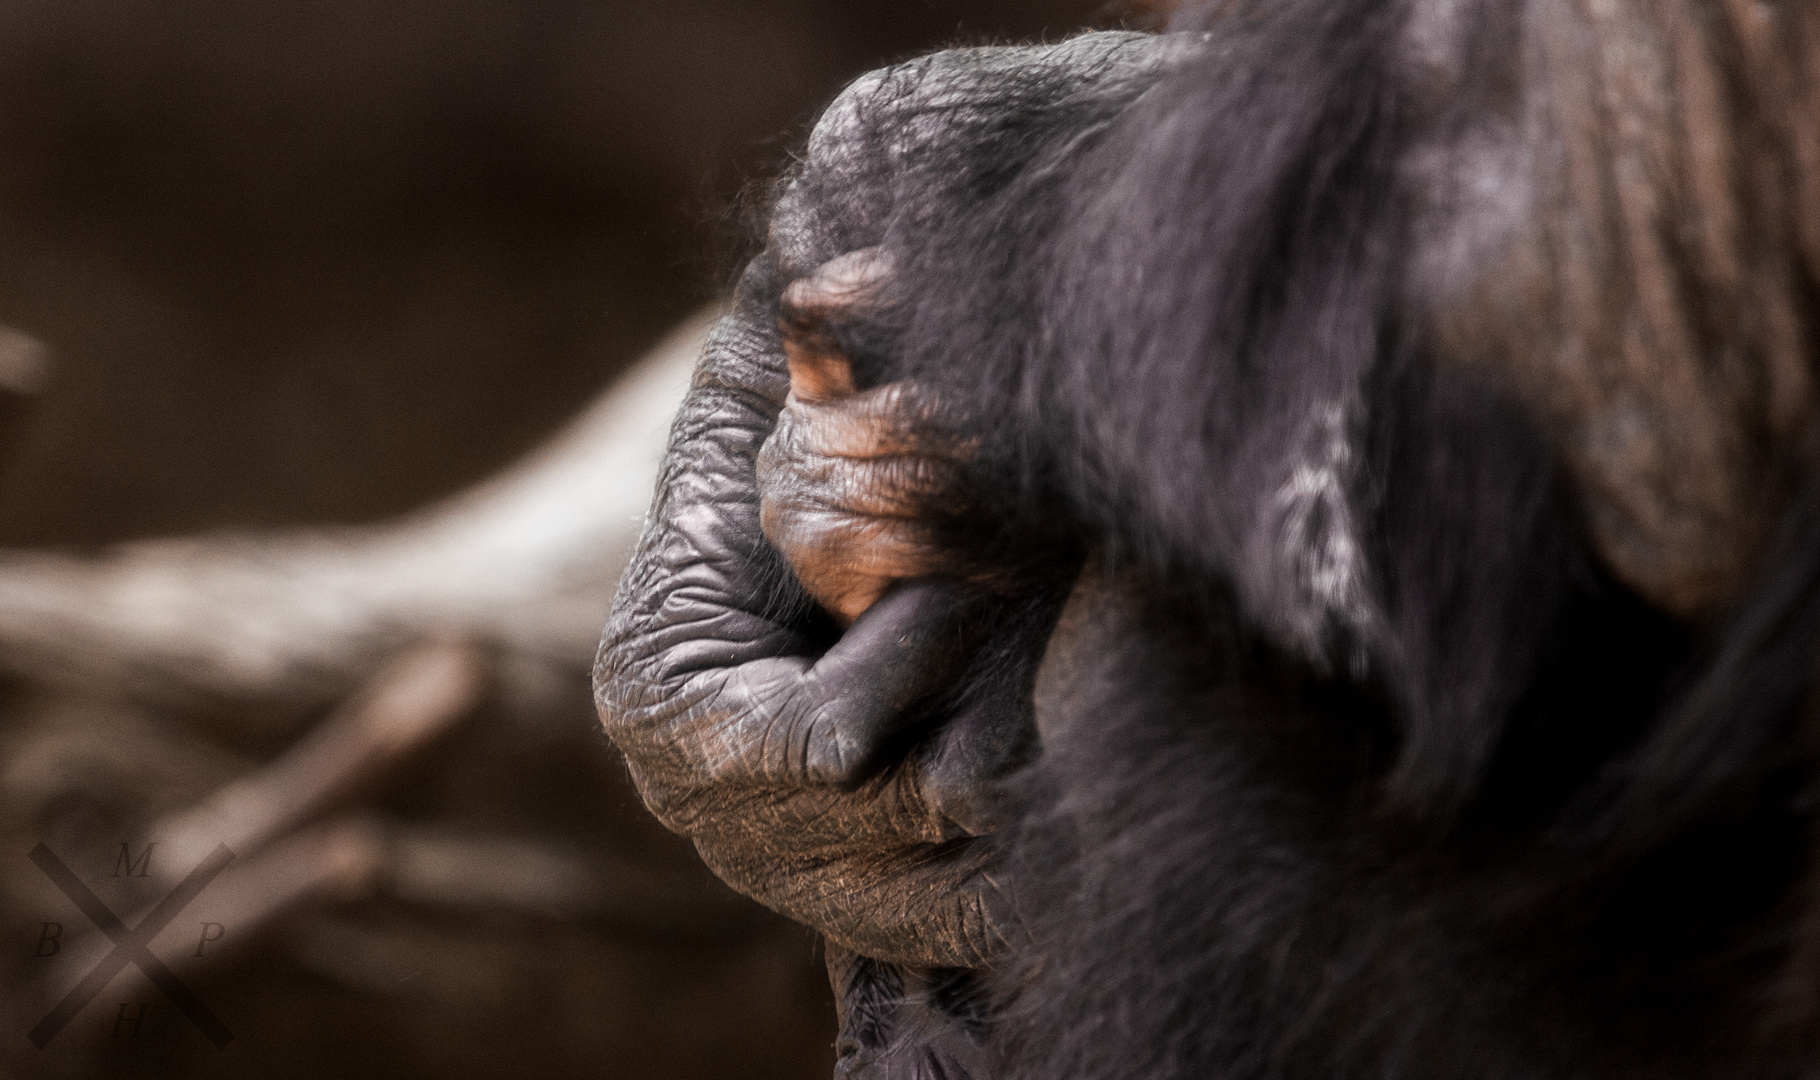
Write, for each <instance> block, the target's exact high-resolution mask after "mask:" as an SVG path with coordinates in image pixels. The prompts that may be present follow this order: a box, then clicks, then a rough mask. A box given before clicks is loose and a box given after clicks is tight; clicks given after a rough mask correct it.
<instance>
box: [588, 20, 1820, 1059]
mask: <svg viewBox="0 0 1820 1080" xmlns="http://www.w3.org/2000/svg"><path fill="white" fill-rule="evenodd" d="M1817 286H1820V6H1815V5H1812V4H1807V3H1800V2H1795V0H1224V2H1220V3H1213V4H1209V5H1207V6H1205V7H1203V8H1191V9H1187V10H1183V11H1180V12H1178V13H1177V14H1176V15H1175V16H1174V18H1173V20H1172V22H1171V25H1170V29H1169V31H1168V32H1166V33H1162V34H1156V35H1144V34H1135V33H1101V34H1090V35H1085V36H1082V37H1078V38H1074V39H1072V40H1068V41H1064V42H1061V43H1057V44H1050V45H1042V46H1028V47H1000V48H975V49H960V50H954V51H950V52H944V53H938V54H935V55H932V56H928V57H924V58H922V59H918V60H914V61H910V62H908V63H905V64H902V65H899V66H897V67H893V68H889V69H886V70H884V71H881V72H876V73H874V74H872V75H869V76H866V77H865V78H863V79H861V80H860V81H859V82H857V83H856V84H854V85H853V86H852V87H850V88H849V89H848V90H847V91H846V92H845V93H844V94H843V95H842V96H841V97H840V99H839V100H838V101H836V102H835V103H834V104H833V106H831V107H830V108H829V109H828V111H827V112H826V113H825V114H824V115H823V117H822V118H821V120H820V121H819V123H818V124H817V125H816V127H815V130H814V133H813V134H812V136H811V137H810V140H809V145H808V147H807V150H806V151H805V153H804V154H803V155H802V158H801V161H800V164H799V165H798V167H797V168H796V169H795V171H794V172H792V173H791V174H790V175H789V176H787V177H785V178H784V179H783V180H782V181H781V182H780V184H779V186H778V189H777V195H776V199H775V203H774V206H773V209H772V212H771V214H770V218H769V224H768V234H767V243H766V246H765V249H764V251H763V253H762V254H760V255H759V256H758V257H757V258H756V259H755V260H754V261H753V262H752V263H751V265H750V266H749V267H748V268H747V270H746V271H745V274H744V276H743V278H742V279H741V282H740V285H739V288H738V291H737V296H736V298H735V301H734V304H733V307H732V309H731V311H730V313H729V314H728V315H727V316H726V318H725V319H724V320H723V322H722V323H721V325H720V327H719V329H718V330H717V331H716V333H715V335H714V336H713V338H712V339H711V341H710V343H709V345H708V348H707V351H706V355H705V356H704V357H703V360H702V363H701V366H700V368H699V370H698V372H697V375H696V379H695V384H694V389H693V391H692V393H691V395H690V397H689V400H688V401H687V403H686V404H685V406H684V408H683V411H682V413H681V415H680V416H679V417H678V419H677V422H676V426H675V429H674V433H673V438H672V443H671V448H670V455H669V459H668V462H667V464H666V467H665V471H664V474H663V478H662V486H661V488H660V491H659V493H658V497H657V502H656V505H655V508H654V511H653V514H652V517H651V521H650V525H649V527H648V530H647V533H646V536H645V539H644V541H643V545H642V549H641V551H640V554H639V555H638V557H637V558H636V560H635V561H634V563H633V565H632V567H631V569H630V570H629V571H628V573H627V576H626V578H625V580H624V581H623V583H622V585H621V589H620V594H619V598H618V600H617V602H616V606H615V610H614V613H613V616H612V621H611V622H610V623H609V625H608V627H607V633H606V637H605V640H604V642H603V645H602V651H601V660H600V665H599V668H598V671H597V680H598V691H599V700H600V704H601V710H602V715H603V717H604V718H605V721H606V725H607V729H608V731H609V732H610V733H611V734H612V736H613V737H614V739H615V740H616V741H617V742H618V743H619V745H620V746H621V747H622V748H623V749H624V751H625V753H626V755H627V758H628V761H629V764H630V767H631V770H632V775H633V777H634V779H635V780H636V782H637V783H638V785H639V788H640V791H641V792H642V793H643V795H644V798H645V800H646V801H647V803H648V804H649V805H650V807H651V809H652V810H653V811H654V812H656V813H657V814H658V815H659V816H660V817H661V818H662V819H663V820H664V821H665V822H666V823H667V824H668V825H669V826H670V827H671V828H673V829H676V830H678V831H680V832H683V833H685V834H687V835H689V836H691V837H693V838H694V840H695V842H696V845H697V848H698V849H699V850H700V852H701V854H702V856H703V858H704V859H706V860H707V862H708V864H709V865H710V866H711V867H713V868H714V869H715V870H716V871H717V872H718V873H719V874H720V875H721V876H722V877H724V878H725V879H726V880H727V881H728V882H730V883H732V884H733V885H734V886H735V887H736V888H739V889H741V890H742V891H744V892H746V893H748V894H750V895H752V896H754V897H757V898H758V899H760V900H762V901H763V902H765V903H766V904H769V905H770V906H772V907H774V908H776V909H777V910H779V911H782V912H785V913H786V914H789V915H791V916H793V917H795V918H797V919H799V920H801V921H803V922H805V923H808V924H809V925H811V926H813V927H815V928H816V929H818V930H819V931H821V932H822V934H823V935H824V936H825V937H826V939H827V942H828V955H829V968H830V972H831V975H832V976H833V978H834V980H835V983H836V990H837V992H838V994H839V996H840V999H841V1002H842V1014H841V1042H840V1050H841V1064H840V1067H839V1068H840V1071H841V1073H842V1074H843V1075H847V1076H852V1077H859V1076H865V1077H871V1078H886V1077H888V1078H899V1077H927V1078H938V1077H940V1078H955V1077H961V1076H971V1077H974V1078H975V1080H985V1078H1004V1077H1011V1078H1026V1077H1027V1078H1054V1077H1063V1076H1066V1077H1083V1078H1091V1080H1105V1078H1114V1077H1121V1078H1122V1077H1147V1078H1149V1077H1209V1076H1212V1077H1229V1078H1267V1077H1290V1078H1299V1077H1322V1078H1337V1077H1359V1078H1365V1077H1371V1078H1389V1077H1398V1078H1424V1077H1435V1078H1441V1077H1446V1078H1465V1077H1486V1078H1490V1077H1500V1078H1503V1077H1537V1078H1541V1077H1548V1078H1554V1077H1560V1078H1568V1077H1612V1076H1625V1077H1720V1076H1725V1077H1737V1076H1753V1077H1797V1076H1812V1075H1816V1072H1817V1070H1820V1043H1817V1041H1816V1035H1820V866H1816V865H1815V864H1814V861H1813V854H1814V852H1815V850H1816V841H1817V840H1820V837H1817V836H1816V833H1815V827H1816V825H1817V824H1820V817H1817V809H1820V801H1817V798H1820V786H1816V779H1820V769H1817V766H1820V761H1817V759H1816V756H1815V755H1816V750H1817V749H1820V747H1817V744H1816V738H1817V737H1820V711H1817V710H1820V700H1816V698H1815V696H1814V692H1813V691H1814V676H1815V665H1816V662H1820V489H1816V486H1815V484H1816V481H1817V480H1820V468H1817V466H1820V458H1817V457H1816V453H1817V452H1820V447H1817V446H1816V443H1815V431H1814V424H1813V412H1814V386H1813V380H1814V361H1815V357H1816V347H1817V341H1816V336H1815V335H1816V326H1817V323H1816V319H1817V318H1820V308H1817V307H1816V299H1817V298H1820V290H1817Z"/></svg>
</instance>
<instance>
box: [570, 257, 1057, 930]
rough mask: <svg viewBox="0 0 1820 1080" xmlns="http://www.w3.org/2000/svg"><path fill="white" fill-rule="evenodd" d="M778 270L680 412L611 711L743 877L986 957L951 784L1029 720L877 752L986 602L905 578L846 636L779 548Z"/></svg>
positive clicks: (670, 806)
mask: <svg viewBox="0 0 1820 1080" xmlns="http://www.w3.org/2000/svg"><path fill="white" fill-rule="evenodd" d="M771 273H772V271H771V268H770V267H769V265H768V264H767V261H766V260H764V259H761V260H759V261H758V262H757V263H755V264H754V266H753V267H752V269H751V270H749V271H748V274H747V278H746V281H745V282H744V283H743V284H742V288H741V290H740V296H739V298H738V301H737V307H736V309H735V310H734V312H733V313H732V314H730V315H729V316H728V317H727V318H725V319H724V320H722V322H721V324H720V325H719V326H718V327H717V328H716V330H715V331H714V333H713V335H712V336H711V337H710V339H709V344H708V348H707V353H706V355H705V356H704V358H703V361H702V364H701V367H700V369H699V370H698V372H697V374H696V377H695V385H694V387H693V389H692V390H691V392H690V394H689V397H688V399H687V400H686V401H685V403H684V405H683V409H682V412H681V414H680V415H679V417H678V419H677V423H676V427H675V429H674V431H673V434H672V439H671V449H670V454H669V456H668V458H667V460H666V463H665V468H664V473H663V475H662V477H661V478H660V484H661V487H660V494H659V498H658V502H657V505H656V507H655V508H654V515H653V520H652V523H651V525H650V526H649V528H648V530H647V533H646V536H645V539H644V542H643V544H642V546H641V550H640V552H639V554H638V555H637V557H636V558H635V559H634V561H633V563H632V565H631V566H630V567H629V568H628V570H627V572H626V577H625V579H624V580H623V581H622V583H621V586H620V593H619V598H618V601H617V603H616V606H615V610H614V614H613V618H612V621H611V623H610V624H609V625H608V628H607V634H606V638H605V640H604V641H603V643H602V650H601V658H600V666H599V670H598V693H599V698H600V702H601V709H602V715H603V716H604V718H605V719H606V722H607V726H608V730H609V731H610V732H611V733H612V735H613V737H614V739H615V740H616V741H617V742H618V743H619V745H620V747H621V748H622V749H623V750H624V751H625V753H626V756H627V759H628V761H629V762H630V765H631V769H632V775H633V778H634V780H635V781H636V783H637V784H638V787H639V790H640V793H641V794H642V795H643V796H644V798H645V801H646V803H647V804H648V805H649V806H650V807H651V809H652V810H653V811H654V812H655V813H656V814H657V815H658V816H659V817H660V818H662V819H663V820H664V821H665V823H666V824H668V825H670V827H672V828H674V829H676V830H677V831H679V832H682V833H685V834H687V835H689V836H691V837H692V838H693V839H694V840H695V842H696V846H697V848H698V849H699V850H700V852H701V854H702V857H703V858H704V859H705V860H706V861H707V862H708V864H709V865H710V866H711V867H712V868H713V869H714V870H715V871H716V872H717V873H719V874H720V875H721V876H722V877H723V878H724V879H726V880H727V881H728V882H729V883H731V884H732V885H734V886H735V887H736V888H739V889H740V890H741V891H743V892H746V893H748V894H750V895H752V896H754V897H756V898H758V899H760V900H762V901H764V902H765V903H766V904H768V905H769V906H771V907H773V908H776V909H777V910H779V911H782V912H784V913H785V914H788V915H790V916H792V917H794V918H796V919H799V920H801V921H803V922H806V923H808V924H809V925H811V926H814V927H816V928H817V929H820V930H822V931H823V932H824V933H826V934H828V935H829V936H830V937H832V938H834V939H835V940H836V941H839V942H841V943H843V944H845V945H847V946H848V947H850V948H853V949H856V950H858V951H860V952H862V953H864V954H865V955H868V956H874V957H879V958H882V959H890V960H901V961H904V962H910V963H917V964H928V965H953V966H966V965H976V964H979V963H981V962H983V961H984V960H985V958H986V957H987V956H988V955H989V954H990V953H991V952H992V950H993V948H994V942H995V938H996V935H997V934H998V932H999V931H998V929H997V927H998V926H999V925H1000V923H1001V917H1002V914H1003V908H1004V905H1005V902H1006V901H1005V898H1003V897H1001V896H1000V895H999V893H998V890H997V888H996V887H995V886H994V885H993V883H992V879H991V875H990V874H989V873H988V872H987V870H988V866H989V863H990V857H989V854H988V851H987V850H986V848H985V847H984V846H982V845H980V844H978V843H976V842H975V840H973V839H972V838H971V836H970V834H971V833H972V832H973V831H974V830H973V829H970V828H968V827H967V826H966V825H965V824H963V823H962V821H960V820H957V818H961V819H964V818H966V817H967V816H968V811H969V810H970V809H971V807H970V805H969V804H968V802H967V800H966V799H964V798H963V799H960V800H958V805H959V810H958V811H957V812H956V813H948V812H945V811H944V807H943V802H944V800H943V798H942V797H941V796H940V795H939V794H938V792H939V791H942V790H951V791H955V792H961V793H970V792H972V791H973V790H974V789H976V788H977V787H978V786H979V783H978V780H979V775H980V774H982V773H991V772H993V771H996V770H997V769H998V768H1000V767H1001V765H1002V762H1003V761H1004V760H1005V759H1006V758H1007V757H1008V756H1009V754H1010V752H1011V750H1012V748H1013V745H1014V744H1015V743H1016V742H1017V741H1018V740H1019V739H1021V737H1022V736H1020V735H1017V734H1016V733H1001V732H995V731H992V730H989V729H990V723H989V721H990V719H991V718H990V717H989V716H987V715H985V714H983V713H982V714H980V720H981V722H982V724H984V727H983V728H982V726H981V725H980V724H975V725H969V724H966V723H961V724H954V723H949V724H946V725H944V726H943V727H941V728H940V729H939V730H938V731H937V732H936V733H935V734H934V736H933V737H932V738H929V739H926V740H924V741H923V742H921V743H919V744H918V745H917V746H916V747H915V748H914V749H912V750H910V751H909V753H908V757H907V758H906V759H905V760H903V761H901V762H896V763H893V765H894V767H891V768H888V769H884V770H883V771H880V766H881V765H883V764H886V762H885V761H884V760H883V759H882V757H881V755H882V754H883V753H884V752H885V751H886V750H887V749H895V750H896V751H897V752H898V753H900V754H901V753H904V750H903V747H902V746H901V740H900V739H899V738H898V737H899V736H900V735H901V734H902V729H903V727H904V726H905V725H907V724H915V723H917V722H919V721H924V722H927V721H930V720H932V719H933V714H934V711H935V710H936V708H937V707H938V706H939V705H940V703H941V700H942V697H943V694H944V692H945V691H947V690H948V689H949V688H950V687H951V686H953V685H954V684H955V683H956V682H957V681H959V676H960V675H961V674H962V672H963V671H964V670H965V668H966V667H967V665H968V664H969V663H970V661H971V659H972V654H973V651H974V649H975V648H976V646H977V644H978V640H979V638H980V636H981V634H982V633H983V632H984V631H985V630H986V629H987V628H988V627H989V625H990V616H991V613H990V612H989V611H982V610H979V609H978V605H979V603H980V600H979V599H978V598H977V597H976V596H975V594H973V593H972V592H970V591H967V590H964V589H961V588H957V587H952V586H943V585H937V584H916V585H909V586H904V587H900V588H898V589H896V590H893V591H891V592H890V593H889V594H888V595H887V596H885V598H884V599H883V600H881V601H879V602H878V603H875V604H871V605H870V606H869V607H867V608H866V610H865V612H864V614H863V615H862V616H861V617H859V618H858V619H857V620H856V621H854V622H853V624H852V626H851V627H850V628H849V629H848V630H847V631H846V632H845V633H844V634H839V636H838V639H837V640H835V636H836V633H837V631H836V629H835V628H834V627H832V626H830V625H828V622H827V620H826V617H825V616H816V615H815V614H814V611H813V608H812V605H811V603H810V601H809V600H808V598H807V597H805V596H803V595H802V593H801V591H800V590H799V589H798V588H797V586H796V585H795V583H794V581H793V580H792V577H791V575H790V573H789V571H788V569H787V568H786V567H785V565H784V564H783V561H782V559H781V558H780V556H779V554H778V552H777V551H776V550H775V549H774V548H772V546H771V545H769V544H768V543H766V541H765V538H764V536H763V534H762V533H761V530H760V527H759V497H758V489H757V483H758V481H757V469H756V463H757V458H758V455H759V448H760V446H761V444H763V443H764V441H765V439H766V437H767V436H768V435H769V434H770V433H771V430H772V427H773V425H774V423H775V422H776V419H777V417H778V414H779V412H780V411H781V410H782V409H783V408H784V404H785V398H786V396H787V391H788V389H789V377H788V375H787V373H786V363H785V357H784V352H783V343H782V341H781V340H780V338H779V336H778V333H777V329H776V311H777V307H776V299H775V298H776V296H777V291H776V288H775V283H774V282H773V281H772V280H770V276H769V275H770V274H771ZM804 434H805V436H806V434H807V433H806V432H805V433H804ZM818 619H819V620H820V623H821V629H819V630H818V629H817V621H818Z"/></svg>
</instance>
